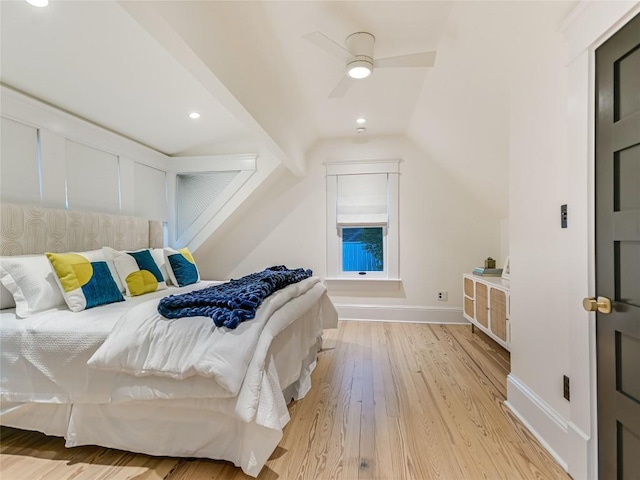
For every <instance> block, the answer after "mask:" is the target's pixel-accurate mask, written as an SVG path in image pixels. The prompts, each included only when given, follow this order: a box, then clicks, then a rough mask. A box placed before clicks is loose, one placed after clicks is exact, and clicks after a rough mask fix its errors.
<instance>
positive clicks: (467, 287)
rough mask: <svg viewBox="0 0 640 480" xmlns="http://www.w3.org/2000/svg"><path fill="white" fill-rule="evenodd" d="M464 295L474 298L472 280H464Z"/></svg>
mask: <svg viewBox="0 0 640 480" xmlns="http://www.w3.org/2000/svg"><path fill="white" fill-rule="evenodd" d="M464 294H465V295H466V296H467V297H469V298H473V280H471V279H470V278H465V279H464Z"/></svg>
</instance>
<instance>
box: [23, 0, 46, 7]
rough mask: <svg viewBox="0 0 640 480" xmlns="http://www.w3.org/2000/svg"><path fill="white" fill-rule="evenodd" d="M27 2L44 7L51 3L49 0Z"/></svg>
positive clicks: (30, 0)
mask: <svg viewBox="0 0 640 480" xmlns="http://www.w3.org/2000/svg"><path fill="white" fill-rule="evenodd" d="M27 3H28V4H29V5H33V6H34V7H39V8H42V7H46V6H47V5H49V0H27Z"/></svg>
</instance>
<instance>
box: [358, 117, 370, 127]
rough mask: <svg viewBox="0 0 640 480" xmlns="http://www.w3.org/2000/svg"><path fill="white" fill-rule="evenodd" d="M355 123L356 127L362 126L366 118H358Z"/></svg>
mask: <svg viewBox="0 0 640 480" xmlns="http://www.w3.org/2000/svg"><path fill="white" fill-rule="evenodd" d="M356 123H357V124H358V125H364V124H365V123H367V119H366V118H362V117H360V118H358V119H357V120H356Z"/></svg>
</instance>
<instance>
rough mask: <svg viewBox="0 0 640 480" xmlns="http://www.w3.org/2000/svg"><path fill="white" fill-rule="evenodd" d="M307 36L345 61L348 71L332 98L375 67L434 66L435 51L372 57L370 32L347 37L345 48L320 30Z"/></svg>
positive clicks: (333, 91) (345, 91)
mask: <svg viewBox="0 0 640 480" xmlns="http://www.w3.org/2000/svg"><path fill="white" fill-rule="evenodd" d="M303 38H305V39H307V40H308V41H310V42H311V43H313V44H314V45H315V46H317V47H319V48H321V49H322V50H325V51H326V52H329V53H331V54H332V55H334V56H336V57H338V58H340V59H341V60H343V61H344V62H345V63H346V67H347V71H346V73H345V75H344V77H342V79H341V80H340V82H338V85H336V87H335V88H334V89H333V90H332V91H331V93H330V94H329V98H338V97H342V96H343V95H344V94H345V93H347V90H349V88H350V87H351V84H352V83H353V80H354V79H360V78H366V77H368V76H369V75H371V73H372V72H373V68H374V67H375V68H398V67H433V64H434V63H435V60H436V52H420V53H410V54H408V55H398V56H395V57H386V58H376V59H374V58H373V44H374V43H375V41H376V39H375V37H374V36H373V35H372V34H370V33H368V32H356V33H352V34H351V35H349V36H348V37H347V38H346V39H345V47H346V48H345V47H343V46H342V45H340V44H338V43H336V42H334V41H333V40H331V39H330V38H329V37H327V36H326V35H324V34H323V33H320V32H313V33H309V34H307V35H304V37H303Z"/></svg>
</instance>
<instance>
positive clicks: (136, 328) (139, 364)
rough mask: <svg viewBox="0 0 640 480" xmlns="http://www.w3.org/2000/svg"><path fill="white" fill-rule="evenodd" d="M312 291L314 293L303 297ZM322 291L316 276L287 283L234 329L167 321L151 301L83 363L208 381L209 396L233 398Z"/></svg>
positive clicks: (201, 320)
mask: <svg viewBox="0 0 640 480" xmlns="http://www.w3.org/2000/svg"><path fill="white" fill-rule="evenodd" d="M314 287H315V291H314V292H313V294H310V295H307V296H304V297H303V296H302V295H303V294H305V293H307V292H309V291H310V290H312V289H313V288H314ZM325 291H326V289H325V287H324V286H323V285H322V284H321V283H320V280H319V278H318V277H311V278H308V279H306V280H303V281H301V282H298V283H295V284H293V285H289V286H288V287H286V288H284V289H282V290H280V291H278V292H276V293H274V294H273V295H271V296H269V297H267V298H266V299H265V300H264V302H263V303H262V305H261V306H260V308H259V309H258V311H257V314H256V317H255V318H254V319H252V320H249V321H246V322H243V323H241V324H240V325H239V326H238V327H237V328H236V329H235V330H231V329H228V328H226V327H222V328H217V327H216V326H215V325H214V324H213V321H212V320H211V319H210V318H208V317H186V318H177V319H172V320H169V319H166V318H165V317H163V316H161V315H160V314H159V313H158V311H157V305H158V301H159V300H158V299H154V300H150V301H148V302H145V303H143V304H141V305H138V306H136V307H134V308H133V309H132V310H131V311H130V312H128V313H126V314H125V315H123V316H122V318H121V319H120V320H118V322H117V323H116V324H115V326H114V328H113V330H112V331H111V333H110V334H109V336H108V337H107V339H106V340H105V342H104V343H103V344H102V346H100V348H98V350H97V351H96V352H95V354H94V355H93V356H92V357H91V358H90V359H89V361H88V362H87V364H88V365H89V366H90V367H92V368H97V369H102V370H110V371H114V372H119V373H125V374H129V375H134V376H138V377H139V376H151V375H154V376H160V377H169V378H172V379H176V380H183V379H186V378H189V377H192V376H201V377H208V378H212V379H214V380H215V383H216V385H217V386H218V387H219V388H217V391H215V392H210V394H211V395H212V396H215V397H217V398H226V397H235V396H236V395H237V394H238V392H239V391H240V387H241V385H242V382H243V380H244V378H245V375H246V374H247V369H248V367H249V363H250V362H251V360H252V359H253V358H254V357H256V360H257V361H258V362H259V363H261V364H262V365H256V367H258V369H260V368H261V367H263V366H264V365H263V364H264V356H265V355H266V349H268V347H269V345H270V339H272V338H273V337H275V336H276V335H277V334H278V333H279V332H280V331H282V330H283V329H284V328H286V327H287V326H288V325H289V324H290V323H291V322H292V321H294V320H295V319H296V318H298V317H300V315H302V314H303V313H304V312H305V311H306V310H308V309H309V308H310V307H311V306H312V305H313V304H314V303H315V302H317V301H318V300H319V298H320V296H321V295H322V294H323V293H324V292H325ZM294 299H299V301H294ZM267 325H268V326H269V328H268V330H267V332H266V334H267V335H266V338H267V340H269V341H263V342H262V345H260V347H261V348H260V349H258V350H256V347H257V346H258V341H259V339H260V337H261V335H262V334H263V331H265V328H266V326H267ZM265 343H266V344H265Z"/></svg>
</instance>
